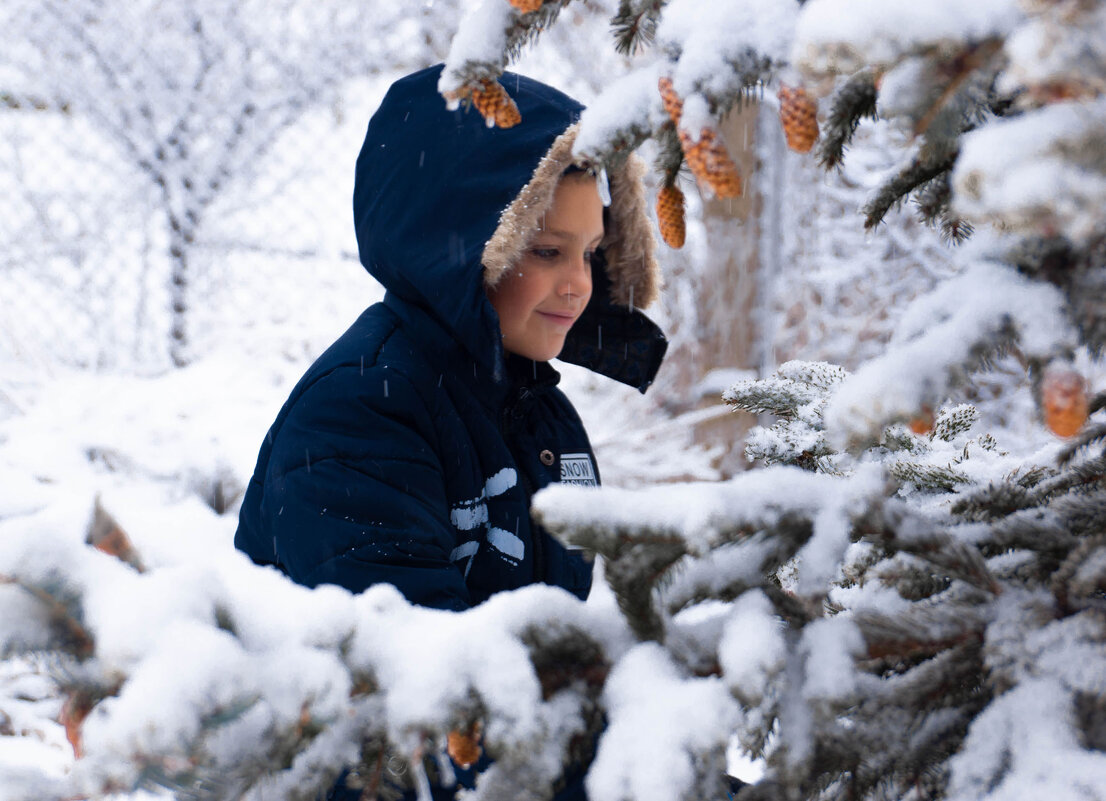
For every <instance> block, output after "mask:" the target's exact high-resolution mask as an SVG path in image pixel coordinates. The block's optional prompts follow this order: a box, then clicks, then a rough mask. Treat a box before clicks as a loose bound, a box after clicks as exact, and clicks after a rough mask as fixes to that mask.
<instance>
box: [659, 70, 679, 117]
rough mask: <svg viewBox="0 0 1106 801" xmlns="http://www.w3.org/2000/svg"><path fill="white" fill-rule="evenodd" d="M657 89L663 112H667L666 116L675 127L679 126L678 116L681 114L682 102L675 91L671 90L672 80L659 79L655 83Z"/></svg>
mask: <svg viewBox="0 0 1106 801" xmlns="http://www.w3.org/2000/svg"><path fill="white" fill-rule="evenodd" d="M657 88H658V89H660V92H661V101H662V102H663V103H664V110H665V111H667V112H668V116H669V117H670V118H671V119H672V122H674V123H675V124H676V125H679V124H680V115H681V114H683V110H684V101H683V100H681V99H680V96H679V95H678V94H676V90H675V89H673V88H672V79H671V78H668V77H664V78H661V79H660V80H659V81H657Z"/></svg>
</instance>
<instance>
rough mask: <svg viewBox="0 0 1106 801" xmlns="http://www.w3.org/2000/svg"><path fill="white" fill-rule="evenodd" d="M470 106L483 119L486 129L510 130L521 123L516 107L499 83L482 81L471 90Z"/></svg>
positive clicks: (520, 116)
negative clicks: (496, 127) (486, 124)
mask: <svg viewBox="0 0 1106 801" xmlns="http://www.w3.org/2000/svg"><path fill="white" fill-rule="evenodd" d="M472 104H473V105H474V106H476V110H477V111H479V112H480V114H481V115H482V116H483V117H484V120H485V121H486V122H487V123H488V127H489V128H491V127H492V126H493V125H495V126H498V127H500V128H510V127H512V126H515V125H518V124H519V123H520V122H522V115H521V114H519V111H518V106H516V105H515V101H514V100H512V99H511V96H510V95H508V94H507V90H506V89H504V88H503V84H501V83H500V82H499V81H492V80H483V81H481V82H480V88H477V89H473V90H472Z"/></svg>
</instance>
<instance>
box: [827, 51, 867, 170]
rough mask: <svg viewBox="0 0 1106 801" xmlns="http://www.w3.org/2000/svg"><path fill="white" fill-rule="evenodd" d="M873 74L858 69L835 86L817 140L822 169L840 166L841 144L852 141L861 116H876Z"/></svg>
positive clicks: (842, 157)
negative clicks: (847, 78)
mask: <svg viewBox="0 0 1106 801" xmlns="http://www.w3.org/2000/svg"><path fill="white" fill-rule="evenodd" d="M877 97H878V91H877V90H876V80H875V74H874V73H873V72H871V71H869V70H865V71H862V72H858V73H857V74H856V75H853V76H852V77H851V78H849V80H848V81H846V82H845V84H844V85H843V86H842V87H841V88H840V89H838V90H837V93H836V94H835V95H834V96H833V100H832V102H831V105H830V111H829V115H828V116H827V118H826V124H825V127H824V128H823V129H822V137H821V141H820V142H819V143H818V153H817V158H818V164H819V165H820V166H822V167H823V168H825V169H827V170H828V169H833V168H834V167H839V166H841V162H842V161H843V159H844V156H845V148H846V147H847V146H848V144H849V142H851V141H852V138H853V135H854V134H855V133H856V129H857V128H858V127H859V125H860V121H861V120H862V119H865V118H868V119H871V120H875V119H877V118H878V117H877V114H876V99H877Z"/></svg>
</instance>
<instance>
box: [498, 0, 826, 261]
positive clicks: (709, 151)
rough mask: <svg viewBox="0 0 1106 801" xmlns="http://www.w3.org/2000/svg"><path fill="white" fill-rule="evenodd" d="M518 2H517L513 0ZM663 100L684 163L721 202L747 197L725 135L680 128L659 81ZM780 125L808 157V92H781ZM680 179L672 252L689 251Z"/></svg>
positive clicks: (677, 106)
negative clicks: (673, 249) (726, 199)
mask: <svg viewBox="0 0 1106 801" xmlns="http://www.w3.org/2000/svg"><path fill="white" fill-rule="evenodd" d="M512 2H513V0H512ZM658 88H659V90H660V95H661V101H662V102H663V103H664V109H665V111H667V112H668V116H669V118H670V119H671V120H672V124H673V125H675V126H676V131H677V134H678V136H679V139H680V146H681V147H682V149H683V152H684V161H686V162H687V166H688V167H689V168H690V169H691V173H692V175H694V176H695V179H696V180H697V181H698V182H699V185H700V186H705V187H708V188H709V189H710V191H711V192H713V193H714V195H715V196H716V197H720V198H728V197H736V196H738V195H740V194H741V189H742V184H741V174H740V173H739V172H738V169H737V165H736V164H734V162H733V159H731V158H730V155H729V153H728V152H727V151H726V146H725V144H724V143H723V142H722V137H721V135H720V134H719V132H718V131H717V130H716V129H714V128H713V127H704V128H702V130H700V131H699V132H698V137H696V136H694V134H693V132H691V131H688V130H687V129H686V128H684V127H682V126H681V125H680V121H681V118H682V116H683V100H682V99H681V98H680V96H679V95H678V94H677V93H676V90H675V89H674V88H673V85H672V79H671V78H668V77H664V78H661V79H660V81H659V82H658ZM779 101H780V122H781V123H782V124H783V131H784V135H785V136H786V138H787V145H788V147H790V148H791V149H792V150H795V151H797V152H799V153H808V152H810V149H811V148H812V147H814V142H815V140H817V139H818V104H817V102H816V101H815V100H814V98H813V97H811V96H810V95H809V94H808V93H807V91H806V90H805V89H803V88H802V87H792V86H787V85H782V86H781V87H780V91H779ZM675 180H676V176H675V174H672V175H669V176H667V177H666V180H665V182H664V185H663V186H662V187H661V189H660V191H659V192H658V193H657V206H656V210H657V221H658V223H659V226H660V231H661V237H662V238H663V239H664V241H665V242H666V243H667V244H668V245H669V247H673V248H680V247H683V244H684V240H685V238H686V235H687V224H686V222H685V218H684V194H683V192H681V191H680V189H679V188H678V187H677V186H676V184H675Z"/></svg>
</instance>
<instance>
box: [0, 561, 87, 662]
mask: <svg viewBox="0 0 1106 801" xmlns="http://www.w3.org/2000/svg"><path fill="white" fill-rule="evenodd" d="M0 584H13V585H15V586H17V587H19V588H20V589H22V590H24V591H26V592H27V593H29V594H30V595H32V596H34V597H35V598H36V599H37V600H38V601H39V602H41V603H42V605H43V607H44V608H45V610H46V613H47V615H48V616H49V620H50V628H51V637H52V639H53V640H54V642H55V643H56V647H57V648H58V649H59V650H60V651H62V652H64V653H66V654H70V655H72V656H74V657H76V658H77V659H79V660H83V659H87V658H88V657H90V656H91V655H92V654H93V652H94V651H95V647H96V641H95V638H94V637H93V636H92V632H90V631H89V630H88V628H87V627H86V626H85V623H84V610H83V608H82V607H81V595H80V593H79V592H77V591H75V590H74V589H73V588H72V587H71V586H70V585H69V582H68V581H67V580H66V579H65V578H64V577H60V576H54V577H51V578H48V579H46V580H43V581H39V582H31V581H28V580H26V579H23V578H21V577H19V576H8V575H4V574H2V573H0Z"/></svg>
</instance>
